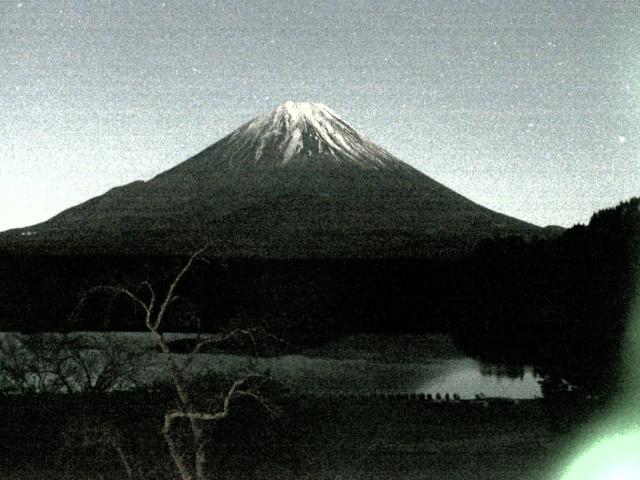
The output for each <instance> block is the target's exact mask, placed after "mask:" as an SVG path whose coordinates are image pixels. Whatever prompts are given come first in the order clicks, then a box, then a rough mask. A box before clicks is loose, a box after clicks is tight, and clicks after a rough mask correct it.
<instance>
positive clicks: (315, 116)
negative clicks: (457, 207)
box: [230, 101, 403, 169]
mask: <svg viewBox="0 0 640 480" xmlns="http://www.w3.org/2000/svg"><path fill="white" fill-rule="evenodd" d="M230 137H231V139H232V142H233V149H234V153H233V155H232V157H233V158H234V159H241V158H245V159H247V158H253V160H254V161H255V162H260V161H263V160H264V161H271V162H275V163H276V164H279V165H287V164H289V163H293V162H303V161H307V159H310V158H311V159H313V158H314V156H317V155H321V156H322V158H324V159H325V160H326V161H331V162H332V163H335V164H341V163H348V164H353V165H357V166H360V167H362V168H367V169H378V168H389V167H393V168H397V167H399V166H401V165H403V163H402V162H400V161H399V160H397V159H396V158H395V157H393V156H392V155H391V154H389V153H388V152H387V151H386V150H384V149H382V148H380V147H379V146H377V145H376V144H375V143H373V142H371V141H370V140H369V139H367V138H366V137H365V136H364V135H361V134H360V133H358V132H357V131H356V130H355V129H353V128H352V127H350V126H349V125H348V124H347V123H346V122H345V121H344V120H342V119H341V118H340V117H338V115H336V113H334V112H333V111H332V110H331V109H330V108H329V107H327V106H326V105H324V104H322V103H311V102H293V101H287V102H285V103H283V104H282V105H280V106H278V107H276V108H275V109H273V110H272V111H271V112H269V113H266V114H264V115H261V116H259V117H257V118H255V119H254V120H252V121H250V122H249V123H247V124H245V125H244V126H243V127H241V128H240V129H238V130H236V131H235V132H234V133H233V134H231V136H230ZM267 157H268V158H267Z"/></svg>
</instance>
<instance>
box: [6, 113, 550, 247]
mask: <svg viewBox="0 0 640 480" xmlns="http://www.w3.org/2000/svg"><path fill="white" fill-rule="evenodd" d="M540 231H541V229H539V228H538V227H535V226H533V225H530V224H527V223H525V222H522V221H520V220H517V219H514V218H511V217H508V216H506V215H502V214H500V213H497V212H494V211H491V210H489V209H487V208H484V207H482V206H480V205H478V204H475V203H473V202H472V201H470V200H468V199H467V198H465V197H463V196H461V195H459V194H457V193H456V192H454V191H452V190H450V189H448V188H447V187H445V186H443V185H441V184H440V183H438V182H436V181H434V180H432V179H431V178H429V177H427V176H426V175H424V174H422V173H421V172H419V171H417V170H416V169H414V168H412V167H411V166H409V165H408V164H406V163H404V162H402V161H401V160H398V159H397V158H395V157H394V156H393V155H391V154H390V153H389V152H387V151H386V150H384V149H382V148H381V147H379V146H377V145H376V144H375V143H373V142H371V141H370V140H368V139H367V138H366V137H364V136H363V135H361V134H360V133H358V132H357V131H356V130H354V129H353V128H351V127H350V126H349V125H348V124H347V123H345V122H344V121H343V120H341V119H340V118H339V117H338V116H337V115H336V114H335V113H333V112H332V111H331V110H330V109H329V108H327V107H326V106H324V105H322V104H312V103H295V102H287V103H285V104H283V105H281V106H280V107H277V108H276V109H274V110H273V111H272V112H270V113H267V114H265V115H262V116H259V117H257V118H256V119H254V120H252V121H250V122H249V123H247V124H245V125H243V126H242V127H240V128H239V129H237V130H236V131H234V132H233V133H231V134H230V135H228V136H227V137H225V138H223V139H222V140H220V141H218V142H217V143H215V144H214V145H212V146H211V147H209V148H207V149H205V150H204V151H202V152H200V153H199V154H197V155H195V156H194V157H192V158H190V159H188V160H187V161H185V162H183V163H181V164H179V165H177V166H176V167H174V168H172V169H170V170H168V171H166V172H163V173H161V174H160V175H158V176H156V177H155V178H153V179H151V180H149V181H147V182H143V181H138V182H133V183H131V184H128V185H124V186H121V187H117V188H114V189H112V190H110V191H108V192H107V193H105V194H104V195H101V196H98V197H95V198H93V199H91V200H89V201H87V202H85V203H82V204H80V205H77V206H75V207H72V208H70V209H68V210H65V211H63V212H62V213H60V214H58V215H56V216H55V217H53V218H51V219H50V220H48V221H46V222H44V223H41V224H38V225H34V226H32V227H28V228H25V229H18V230H12V231H9V232H5V233H4V234H2V235H0V246H2V245H4V246H5V248H20V249H21V248H22V247H27V248H30V247H33V248H35V249H43V250H45V251H66V252H84V253H92V252H118V253H123V252H127V253H135V252H161V253H186V252H189V251H192V250H193V249H194V248H195V247H196V246H198V245H201V244H203V243H205V242H212V243H213V250H214V252H215V253H218V254H224V255H232V256H247V255H248V256H270V257H292V258H295V257H313V256H320V257H359V256H362V257H406V256H410V257H411V256H423V257H430V256H445V257H446V256H457V255H459V254H461V253H464V252H468V251H469V250H470V249H471V248H472V247H473V246H474V245H475V244H476V243H477V242H478V241H479V240H480V239H482V238H487V237H495V236H502V235H507V234H529V233H536V232H540Z"/></svg>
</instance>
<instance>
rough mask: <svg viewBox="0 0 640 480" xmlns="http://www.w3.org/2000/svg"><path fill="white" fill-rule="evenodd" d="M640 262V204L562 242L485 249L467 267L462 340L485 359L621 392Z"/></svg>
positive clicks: (600, 216) (605, 215)
mask: <svg viewBox="0 0 640 480" xmlns="http://www.w3.org/2000/svg"><path fill="white" fill-rule="evenodd" d="M639 259H640V199H639V198H635V199H632V200H630V201H628V202H624V203H622V204H620V205H618V206H617V207H615V208H610V209H606V210H602V211H599V212H597V213H596V214H594V215H593V217H592V218H591V221H590V222H589V224H588V225H586V226H584V225H578V226H575V227H573V228H571V229H568V230H566V231H565V232H563V233H562V234H560V235H558V236H556V237H554V238H547V239H538V240H529V241H525V240H523V239H521V238H517V237H514V238H505V239H500V240H492V241H485V242H483V243H482V244H481V245H480V246H479V247H478V248H477V249H476V251H475V252H474V254H473V256H472V258H470V259H469V260H468V261H467V268H466V269H465V270H466V271H467V272H469V274H470V275H469V276H468V277H467V280H468V281H467V282H465V284H464V287H463V288H465V289H467V291H466V292H464V293H463V296H464V298H465V301H464V302H463V305H464V307H463V310H464V311H460V312H459V317H458V322H457V327H456V330H455V333H456V338H457V339H458V341H459V343H460V344H461V345H462V346H463V348H464V349H465V350H466V351H468V352H472V353H474V354H476V355H479V356H481V357H483V358H484V359H486V360H493V361H499V362H509V363H513V362H516V363H526V364H533V365H536V366H538V367H539V368H540V369H541V370H542V371H543V372H544V373H545V374H549V375H552V376H556V377H560V378H563V379H565V380H567V381H569V382H570V383H573V384H575V385H577V386H579V387H582V388H583V389H585V390H587V391H588V392H592V393H596V392H603V391H607V390H611V391H615V389H616V388H617V387H618V386H619V385H620V382H622V381H623V380H624V379H623V378H620V374H621V370H620V367H621V366H622V363H623V362H622V357H621V354H622V348H623V342H624V338H625V332H626V330H627V328H628V327H629V324H630V322H631V321H632V319H631V309H632V307H633V302H634V299H638V280H639V275H638V274H639V273H640V262H639ZM637 321H640V319H638V320H637Z"/></svg>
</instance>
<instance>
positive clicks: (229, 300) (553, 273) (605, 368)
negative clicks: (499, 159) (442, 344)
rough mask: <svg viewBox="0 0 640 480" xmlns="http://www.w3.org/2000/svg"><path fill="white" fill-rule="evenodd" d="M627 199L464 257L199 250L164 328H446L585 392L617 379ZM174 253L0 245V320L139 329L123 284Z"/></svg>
mask: <svg viewBox="0 0 640 480" xmlns="http://www.w3.org/2000/svg"><path fill="white" fill-rule="evenodd" d="M639 205H640V199H633V200H630V201H628V202H625V203H623V204H621V205H619V206H617V207H615V208H611V209H607V210H603V211H601V212H598V213H596V214H595V215H594V216H593V218H592V219H591V221H590V223H589V225H587V226H582V225H579V226H576V227H573V228H571V229H569V230H566V231H564V232H562V233H557V234H555V235H553V236H547V237H543V238H538V239H533V238H531V237H527V238H524V237H511V238H501V239H494V240H487V241H484V242H483V243H482V244H480V245H479V246H478V248H476V250H475V251H474V253H473V254H472V255H471V256H470V257H467V258H466V259H457V260H429V259H410V258H409V259H340V260H331V259H315V260H314V259H300V260H278V259H260V258H231V259H219V258H209V259H208V260H207V261H198V262H196V264H195V265H194V267H193V269H192V270H191V271H190V272H189V274H188V275H186V277H185V279H184V282H183V283H182V284H181V285H180V288H179V291H178V292H177V294H178V295H179V296H180V298H179V299H178V301H177V302H175V303H174V304H173V305H172V306H171V316H170V318H169V322H167V324H166V325H167V327H169V328H170V329H172V330H176V331H185V330H195V329H201V330H203V331H207V332H216V331H222V330H228V329H231V328H235V327H239V326H247V327H264V328H265V329H266V330H268V331H270V332H272V333H275V334H278V335H281V336H282V337H283V338H285V339H286V340H287V341H289V342H292V343H301V344H304V343H307V344H308V343H314V342H321V341H323V340H327V339H329V338H331V337H334V336H338V335H341V334H345V333H354V332H388V333H432V332H451V333H454V335H455V338H456V339H457V341H458V343H459V344H460V345H461V346H462V347H463V348H464V349H465V350H466V351H467V352H470V353H471V354H474V355H477V356H480V357H482V358H483V359H486V360H492V361H498V362H505V363H512V364H532V365H536V366H538V367H540V368H541V369H542V370H544V372H545V373H548V372H553V373H554V375H557V376H559V377H561V378H563V379H565V380H567V381H569V382H572V383H575V384H577V385H580V386H583V387H584V388H587V389H590V390H600V389H604V388H608V387H610V386H611V385H612V384H614V383H615V382H617V381H618V378H617V377H616V373H617V367H618V366H619V365H620V357H619V355H620V349H621V341H622V339H623V337H624V332H625V329H626V327H627V325H628V318H629V313H630V308H631V304H632V300H633V299H634V296H635V295H636V292H637V290H636V283H637V282H636V280H637V277H638V272H639V270H640V269H639V266H638V265H639V264H638V250H639V249H640V247H639V246H640V211H639ZM185 261H186V258H185V257H180V256H141V255H135V256H134V255H120V256H118V255H97V256H96V255H91V256H83V255H45V254H41V255H34V254H30V255H29V254H27V255H20V254H18V253H17V252H15V251H13V252H4V253H3V252H0V278H2V282H0V321H1V322H2V324H1V325H0V328H2V329H4V330H22V331H50V330H63V329H74V330H81V329H103V328H104V329H108V330H123V329H131V330H142V329H144V326H143V324H142V312H141V311H140V309H139V307H138V308H137V309H136V307H135V305H134V304H133V303H132V302H131V301H129V300H127V299H126V298H125V297H122V296H121V297H118V298H113V297H112V296H109V295H104V294H103V295H92V296H91V297H89V298H87V300H86V302H85V303H84V307H83V309H82V311H80V312H79V314H78V315H76V316H72V315H71V314H72V312H73V311H74V309H75V307H76V306H77V305H78V303H79V302H80V299H81V298H82V296H83V295H84V294H85V293H86V292H87V291H88V290H89V289H90V288H91V287H93V286H96V285H110V286H124V287H126V288H129V289H130V290H131V291H132V292H134V293H137V294H139V295H141V296H142V297H143V298H144V296H145V295H148V292H147V291H146V290H145V289H144V288H142V287H141V282H143V281H149V282H151V284H153V285H154V287H155V289H156V292H157V293H158V295H160V294H161V293H162V292H163V291H164V289H166V287H167V285H168V283H169V282H170V281H171V279H172V278H173V276H174V275H175V274H176V272H177V271H178V270H179V269H180V268H181V266H182V265H183V264H184V262H185Z"/></svg>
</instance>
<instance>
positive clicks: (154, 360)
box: [3, 332, 541, 399]
mask: <svg viewBox="0 0 640 480" xmlns="http://www.w3.org/2000/svg"><path fill="white" fill-rule="evenodd" d="M10 335H11V334H4V335H3V337H4V338H7V336H10ZM77 335H81V336H86V337H98V336H102V337H105V338H107V337H108V338H109V339H110V340H109V341H110V342H112V343H115V344H117V345H118V346H120V345H121V346H122V348H127V349H129V350H134V351H136V352H138V353H139V355H140V358H142V357H144V358H145V361H144V362H140V363H141V365H144V367H142V368H143V371H141V373H140V379H141V380H142V381H143V382H146V383H151V382H154V381H157V380H161V379H162V378H163V377H165V375H166V371H165V369H164V367H163V362H162V357H161V355H160V354H158V353H155V351H154V348H153V347H154V345H153V343H152V342H151V339H150V338H149V336H148V335H147V334H145V333H124V332H120V333H109V334H95V333H82V334H77ZM169 337H170V338H171V337H174V338H176V337H177V335H169ZM176 357H177V358H178V359H179V362H183V361H185V360H186V357H185V356H184V355H176ZM191 368H192V369H193V370H194V372H193V373H194V374H200V373H206V372H216V373H223V374H227V375H230V376H238V377H239V376H242V375H245V374H247V373H249V372H259V373H268V374H269V375H271V376H272V377H273V378H275V379H277V380H280V381H283V382H285V383H286V384H288V385H289V386H290V388H291V389H292V390H293V391H298V392H306V393H317V394H372V393H383V394H391V393H424V394H432V395H433V396H435V395H436V394H437V393H440V394H441V395H442V396H444V395H445V394H447V393H448V394H449V395H451V396H453V395H454V394H458V395H459V396H460V398H462V399H470V398H475V397H476V396H478V395H480V396H486V397H503V398H512V399H529V398H536V397H540V396H541V392H540V386H539V384H538V382H537V378H536V376H535V375H534V373H533V371H532V369H530V368H524V369H519V370H515V371H514V369H507V368H503V367H499V366H493V365H486V364H481V363H480V362H477V361H476V360H474V359H472V358H469V357H467V356H465V355H464V354H463V353H462V352H460V351H459V350H458V349H457V348H456V347H455V345H454V344H453V342H452V340H451V338H450V337H448V336H446V335H399V336H398V335H396V336H386V335H352V336H348V337H345V338H343V339H340V340H337V341H334V342H330V343H328V344H326V345H323V346H322V347H318V348H309V349H304V350H302V351H301V352H299V353H297V354H295V355H284V356H280V357H271V358H254V357H248V356H241V355H229V354H213V353H207V354H199V355H197V358H196V359H195V360H194V361H193V363H192V366H191Z"/></svg>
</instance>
